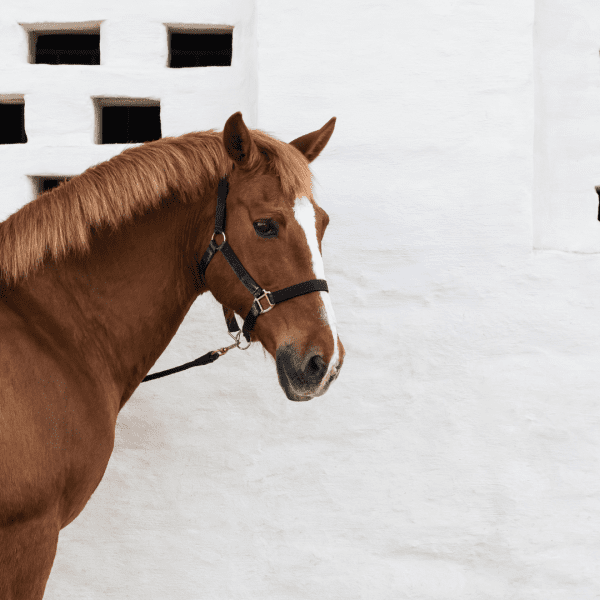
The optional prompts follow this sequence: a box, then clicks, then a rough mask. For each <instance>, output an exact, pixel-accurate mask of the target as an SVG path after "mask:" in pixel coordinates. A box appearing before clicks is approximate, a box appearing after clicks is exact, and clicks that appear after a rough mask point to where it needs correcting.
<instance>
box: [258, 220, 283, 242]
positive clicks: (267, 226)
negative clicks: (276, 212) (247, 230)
mask: <svg viewBox="0 0 600 600" xmlns="http://www.w3.org/2000/svg"><path fill="white" fill-rule="evenodd" d="M254 231H256V234H257V235H258V236H260V237H262V238H274V237H277V233H278V231H279V225H278V224H277V222H276V221H273V219H259V220H258V221H254Z"/></svg>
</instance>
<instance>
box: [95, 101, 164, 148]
mask: <svg viewBox="0 0 600 600" xmlns="http://www.w3.org/2000/svg"><path fill="white" fill-rule="evenodd" d="M96 116H97V118H96V121H97V125H98V126H97V131H96V142H97V143H98V144H139V143H143V142H152V141H154V140H159V139H160V138H161V137H162V131H161V124H160V102H159V101H157V100H149V99H144V98H98V99H96Z"/></svg>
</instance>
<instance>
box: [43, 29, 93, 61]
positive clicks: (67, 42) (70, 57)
mask: <svg viewBox="0 0 600 600" xmlns="http://www.w3.org/2000/svg"><path fill="white" fill-rule="evenodd" d="M35 64H38V65H39V64H46V65H99V64H100V34H99V33H98V34H94V33H90V34H77V33H50V34H38V36H37V39H36V40H35Z"/></svg>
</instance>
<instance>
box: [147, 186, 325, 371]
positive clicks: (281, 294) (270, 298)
mask: <svg viewBox="0 0 600 600" xmlns="http://www.w3.org/2000/svg"><path fill="white" fill-rule="evenodd" d="M228 193H229V182H228V180H227V176H224V177H221V179H220V180H219V186H218V192H217V211H216V214H215V232H214V233H213V235H212V237H211V239H210V243H209V244H208V248H207V249H206V252H205V253H204V255H203V256H202V258H201V259H200V261H199V262H198V263H197V270H198V276H199V277H200V279H201V280H202V281H203V282H204V283H206V277H205V276H206V269H207V267H208V265H209V263H210V261H211V260H212V258H213V256H214V255H215V254H216V253H217V252H221V254H222V255H223V256H224V257H225V260H226V261H227V262H228V263H229V266H230V267H231V268H232V269H233V271H234V273H235V274H236V275H237V276H238V279H239V280H240V281H241V282H242V283H243V284H244V285H245V286H246V289H247V290H248V291H249V292H250V293H251V294H252V295H253V296H254V302H253V303H252V307H251V308H250V312H249V313H248V314H247V315H246V319H245V321H244V325H243V326H242V333H243V334H244V337H245V338H246V341H247V342H250V332H251V331H252V330H253V329H254V325H255V324H256V319H258V317H259V316H260V315H263V314H264V313H266V312H269V311H270V310H271V309H272V308H273V307H274V306H275V305H276V304H280V303H281V302H285V301H286V300H291V299H292V298H296V297H297V296H303V295H304V294H311V293H312V292H329V288H328V287H327V282H326V281H325V280H324V279H311V280H309V281H303V282H302V283H296V284H295V285H291V286H289V287H286V288H283V289H282V290H279V291H277V292H269V291H267V290H263V289H262V288H261V287H260V285H258V283H256V281H254V279H252V277H251V276H250V273H248V271H246V269H245V268H244V266H243V265H242V263H241V262H240V259H239V258H238V257H237V256H236V254H235V252H234V251H233V249H232V248H231V246H230V245H229V242H228V241H227V237H226V235H225V209H226V202H227V194H228ZM217 235H222V236H223V242H222V243H221V244H219V245H217V243H216V242H215V236H217ZM223 312H224V313H225V323H226V324H227V329H228V330H229V333H230V335H231V334H233V333H238V335H237V337H234V336H233V335H232V336H231V337H233V338H234V339H235V340H236V343H235V344H232V345H231V346H228V347H226V348H221V349H220V350H214V351H212V352H208V353H207V354H205V355H204V356H201V357H200V358H197V359H196V360H193V361H191V362H189V363H186V364H184V365H181V366H179V367H175V368H173V369H167V370H166V371H161V372H159V373H153V374H152V375H147V376H146V377H145V378H144V379H143V380H142V382H144V381H150V380H151V379H157V378H158V377H164V376H165V375H171V374H172V373H178V372H179V371H183V370H185V369H189V368H190V367H196V366H201V365H206V364H208V363H211V362H214V361H215V360H217V358H219V356H222V355H223V354H225V353H226V352H227V351H228V350H230V349H231V348H234V347H238V348H239V347H240V341H239V331H240V328H239V326H238V324H237V321H236V319H235V313H232V315H231V318H229V319H228V318H227V309H226V308H225V307H223Z"/></svg>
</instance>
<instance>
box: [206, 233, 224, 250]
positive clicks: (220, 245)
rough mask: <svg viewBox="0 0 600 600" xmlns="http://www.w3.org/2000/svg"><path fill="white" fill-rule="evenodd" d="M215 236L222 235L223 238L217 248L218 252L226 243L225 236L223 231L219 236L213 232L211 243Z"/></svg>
mask: <svg viewBox="0 0 600 600" xmlns="http://www.w3.org/2000/svg"><path fill="white" fill-rule="evenodd" d="M215 235H222V236H223V242H222V243H221V244H219V245H218V246H217V250H220V249H221V248H222V247H223V245H224V244H225V242H226V241H227V236H226V235H225V232H224V231H222V232H221V233H220V234H219V233H217V232H215V233H213V234H212V237H211V238H210V241H211V242H212V241H214V239H215Z"/></svg>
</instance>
